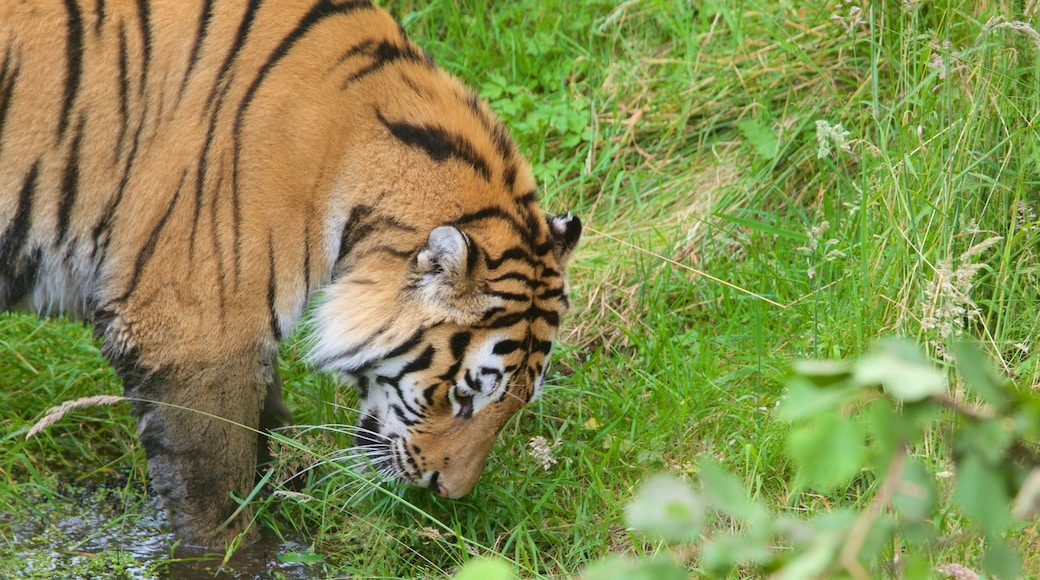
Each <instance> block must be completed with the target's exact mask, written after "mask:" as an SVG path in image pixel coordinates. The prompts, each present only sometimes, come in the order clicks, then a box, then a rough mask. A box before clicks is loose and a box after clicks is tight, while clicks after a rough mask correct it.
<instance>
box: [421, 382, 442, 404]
mask: <svg viewBox="0 0 1040 580" xmlns="http://www.w3.org/2000/svg"><path fill="white" fill-rule="evenodd" d="M439 386H440V384H439V383H434V384H432V385H430V386H428V387H426V388H425V389H423V392H422V395H423V400H425V401H426V406H427V407H429V406H430V405H433V396H434V395H435V394H437V387H439Z"/></svg>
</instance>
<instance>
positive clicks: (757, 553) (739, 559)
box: [699, 534, 774, 577]
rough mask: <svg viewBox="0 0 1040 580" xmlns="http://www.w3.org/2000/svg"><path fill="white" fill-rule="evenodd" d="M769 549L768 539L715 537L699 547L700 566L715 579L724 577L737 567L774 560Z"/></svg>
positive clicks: (733, 536)
mask: <svg viewBox="0 0 1040 580" xmlns="http://www.w3.org/2000/svg"><path fill="white" fill-rule="evenodd" d="M771 548H772V542H771V541H770V539H769V538H761V539H755V538H748V537H745V536H737V535H730V534H722V535H717V536H715V537H714V538H712V540H711V541H710V542H708V543H707V544H705V545H704V546H703V547H701V550H700V557H699V559H700V565H701V566H703V567H704V569H705V570H707V571H708V572H710V573H711V574H712V575H713V576H715V577H725V576H726V575H728V574H729V572H730V571H731V570H732V569H733V568H735V567H737V566H742V565H747V564H754V565H763V564H766V563H767V562H769V561H770V560H772V559H773V558H774V555H773V552H772V550H771Z"/></svg>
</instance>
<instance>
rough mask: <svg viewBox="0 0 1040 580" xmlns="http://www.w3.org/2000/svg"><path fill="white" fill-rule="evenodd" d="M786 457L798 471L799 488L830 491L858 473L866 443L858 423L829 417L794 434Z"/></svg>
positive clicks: (834, 415) (793, 432) (839, 417)
mask: <svg viewBox="0 0 1040 580" xmlns="http://www.w3.org/2000/svg"><path fill="white" fill-rule="evenodd" d="M787 454H788V456H789V457H790V458H791V459H792V460H793V461H794V462H795V464H796V465H797V467H798V471H797V478H796V482H797V483H798V484H800V485H804V486H808V487H811V488H813V489H816V490H818V491H830V490H834V489H836V488H838V487H839V486H842V485H845V484H847V483H848V481H849V480H850V479H851V478H852V477H853V476H855V475H856V474H858V473H859V471H860V466H861V465H862V464H863V459H864V457H865V455H866V443H865V441H864V435H863V430H862V429H861V427H860V425H859V424H858V423H857V422H856V421H851V420H849V418H847V417H841V416H839V415H838V414H837V413H828V414H823V415H821V416H819V417H818V418H817V419H816V420H815V421H812V422H811V423H808V424H806V425H804V426H802V427H800V428H798V429H795V430H794V431H792V432H791V434H790V435H789V436H788V438H787Z"/></svg>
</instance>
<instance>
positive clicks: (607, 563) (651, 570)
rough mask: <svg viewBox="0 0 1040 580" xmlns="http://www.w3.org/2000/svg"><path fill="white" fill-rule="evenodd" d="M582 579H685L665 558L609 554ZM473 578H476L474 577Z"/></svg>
mask: <svg viewBox="0 0 1040 580" xmlns="http://www.w3.org/2000/svg"><path fill="white" fill-rule="evenodd" d="M581 578H582V580H687V574H686V570H684V569H683V567H682V566H680V565H679V564H678V563H677V562H675V561H673V560H668V559H665V558H650V559H642V560H632V559H629V558H622V557H620V556H609V557H607V558H604V559H602V560H600V561H599V562H596V563H595V564H592V565H591V566H589V567H588V568H586V569H585V570H584V571H583V572H582V573H581ZM473 580H477V579H476V578H474V579H473Z"/></svg>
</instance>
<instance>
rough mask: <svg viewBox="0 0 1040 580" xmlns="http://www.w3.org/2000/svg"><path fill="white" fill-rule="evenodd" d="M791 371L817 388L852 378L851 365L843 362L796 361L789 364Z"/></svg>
mask: <svg viewBox="0 0 1040 580" xmlns="http://www.w3.org/2000/svg"><path fill="white" fill-rule="evenodd" d="M791 370H792V371H793V372H794V374H796V375H798V376H801V377H804V378H806V379H808V380H809V382H811V383H812V384H814V385H816V386H817V387H827V386H830V385H833V384H835V383H837V382H840V381H843V380H846V379H848V378H849V377H851V376H852V364H851V363H849V361H844V360H805V359H802V360H796V361H794V362H792V363H791Z"/></svg>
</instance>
